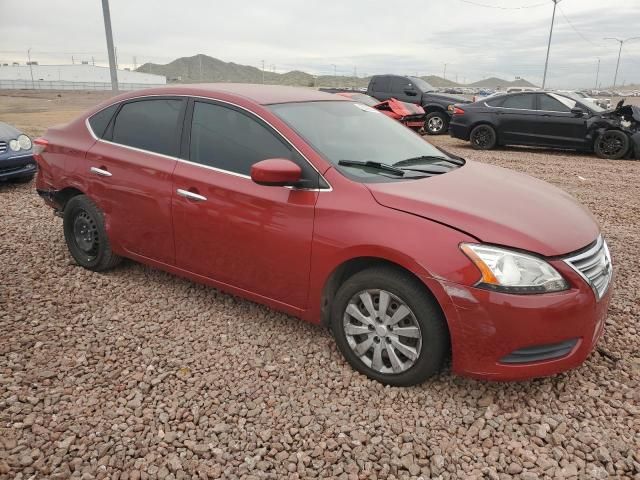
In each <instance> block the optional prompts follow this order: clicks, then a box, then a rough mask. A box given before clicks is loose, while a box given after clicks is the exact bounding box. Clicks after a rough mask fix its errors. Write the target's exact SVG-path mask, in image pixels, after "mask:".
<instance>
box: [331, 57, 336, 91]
mask: <svg viewBox="0 0 640 480" xmlns="http://www.w3.org/2000/svg"><path fill="white" fill-rule="evenodd" d="M331 65H332V66H333V86H334V87H336V88H337V86H338V79H337V77H336V66H335V65H334V64H333V63H332V64H331Z"/></svg>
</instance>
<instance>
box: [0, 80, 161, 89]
mask: <svg viewBox="0 0 640 480" xmlns="http://www.w3.org/2000/svg"><path fill="white" fill-rule="evenodd" d="M163 85H164V84H160V83H156V84H154V83H118V89H119V90H122V91H124V90H141V89H143V88H152V87H161V86H163ZM0 90H111V83H110V82H66V81H62V80H34V81H33V82H32V81H31V80H0Z"/></svg>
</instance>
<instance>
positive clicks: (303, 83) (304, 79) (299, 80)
mask: <svg viewBox="0 0 640 480" xmlns="http://www.w3.org/2000/svg"><path fill="white" fill-rule="evenodd" d="M137 71H138V72H144V73H155V74H156V75H164V76H165V77H167V82H169V83H198V82H233V83H263V82H264V83H267V84H277V85H292V86H299V87H340V88H344V87H351V88H366V87H367V85H368V84H369V79H370V78H371V77H353V76H342V75H338V76H335V77H334V76H333V75H318V76H314V75H311V74H309V73H306V72H301V71H299V70H293V71H291V72H287V73H275V72H269V71H265V72H263V71H262V70H260V69H259V68H256V67H252V66H249V65H239V64H237V63H233V62H223V61H222V60H219V59H217V58H213V57H210V56H208V55H203V54H198V55H194V56H192V57H181V58H177V59H175V60H174V61H172V62H170V63H167V64H166V65H160V64H157V63H145V64H144V65H141V66H140V67H139V68H138V69H137ZM420 78H422V79H423V80H425V81H426V82H428V83H429V84H431V85H433V86H434V87H438V88H440V87H460V86H465V85H462V84H460V83H456V82H454V81H452V80H449V79H445V78H442V77H439V76H437V75H427V76H423V77H420ZM466 86H469V87H484V88H496V87H498V86H500V87H512V86H534V85H533V84H532V83H530V82H528V81H526V80H515V81H513V82H509V81H507V80H503V79H501V78H495V77H494V78H488V79H486V80H481V81H479V82H475V83H472V84H471V85H466Z"/></svg>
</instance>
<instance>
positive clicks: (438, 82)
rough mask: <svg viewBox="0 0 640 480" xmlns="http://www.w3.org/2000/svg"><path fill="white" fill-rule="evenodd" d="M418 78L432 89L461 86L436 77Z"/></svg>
mask: <svg viewBox="0 0 640 480" xmlns="http://www.w3.org/2000/svg"><path fill="white" fill-rule="evenodd" d="M420 78H421V79H423V80H424V81H425V82H427V83H428V84H429V85H433V86H434V87H437V88H441V87H460V86H462V84H460V83H456V82H454V81H453V80H449V79H447V78H442V77H439V76H437V75H427V76H425V77H420Z"/></svg>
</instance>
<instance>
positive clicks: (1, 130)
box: [0, 122, 22, 142]
mask: <svg viewBox="0 0 640 480" xmlns="http://www.w3.org/2000/svg"><path fill="white" fill-rule="evenodd" d="M21 133H22V132H21V131H20V130H18V129H17V128H16V127H14V126H12V125H9V124H8V123H4V122H0V140H3V141H7V142H8V141H9V140H13V139H14V138H18V135H20V134H21Z"/></svg>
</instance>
